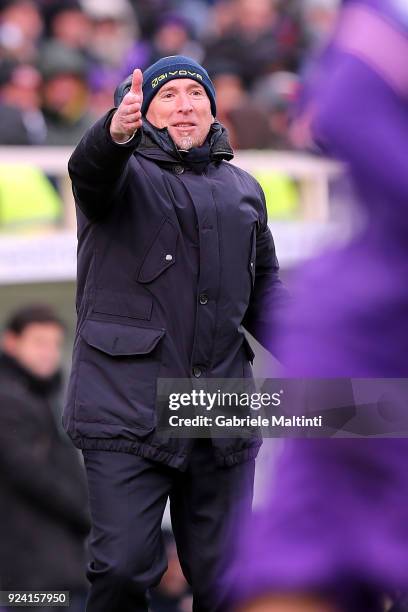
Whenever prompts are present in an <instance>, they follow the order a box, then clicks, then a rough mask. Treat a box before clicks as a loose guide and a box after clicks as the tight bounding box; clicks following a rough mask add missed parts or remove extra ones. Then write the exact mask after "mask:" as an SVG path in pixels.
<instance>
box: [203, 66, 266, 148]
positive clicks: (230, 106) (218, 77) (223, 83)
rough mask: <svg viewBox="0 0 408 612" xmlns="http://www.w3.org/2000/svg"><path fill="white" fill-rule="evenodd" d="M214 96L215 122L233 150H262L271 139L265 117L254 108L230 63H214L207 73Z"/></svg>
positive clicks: (259, 110) (239, 77)
mask: <svg viewBox="0 0 408 612" xmlns="http://www.w3.org/2000/svg"><path fill="white" fill-rule="evenodd" d="M209 71H210V74H211V76H212V79H213V82H214V86H215V88H216V90H217V93H218V98H219V103H218V118H219V121H220V122H221V123H222V124H223V125H224V126H225V128H226V129H227V130H228V136H229V139H230V142H231V146H232V147H233V148H235V149H266V148H268V147H269V146H270V143H271V135H270V133H269V130H268V126H267V123H268V122H267V119H268V117H267V114H266V113H265V111H264V110H263V109H262V108H260V107H259V106H257V105H256V104H254V102H253V98H252V96H251V95H249V94H248V92H247V90H246V89H245V87H244V83H243V80H242V77H241V75H240V71H239V68H238V67H237V66H236V65H235V64H232V63H227V62H222V61H221V62H218V63H216V64H215V65H214V66H213V67H212V68H211V67H210V69H209Z"/></svg>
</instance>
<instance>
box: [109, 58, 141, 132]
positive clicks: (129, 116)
mask: <svg viewBox="0 0 408 612" xmlns="http://www.w3.org/2000/svg"><path fill="white" fill-rule="evenodd" d="M142 85H143V75H142V71H141V70H140V69H139V68H136V69H135V70H134V71H133V76H132V85H131V87H130V90H129V91H128V93H127V94H126V95H125V96H124V98H123V100H122V102H121V103H120V105H119V106H118V108H117V110H116V112H115V114H114V115H113V117H112V121H111V124H110V134H111V136H112V139H113V140H114V141H115V142H117V143H123V142H126V140H129V138H131V137H132V136H133V134H134V133H135V132H136V130H138V129H139V128H140V127H142V112H141V108H142V102H143V92H142Z"/></svg>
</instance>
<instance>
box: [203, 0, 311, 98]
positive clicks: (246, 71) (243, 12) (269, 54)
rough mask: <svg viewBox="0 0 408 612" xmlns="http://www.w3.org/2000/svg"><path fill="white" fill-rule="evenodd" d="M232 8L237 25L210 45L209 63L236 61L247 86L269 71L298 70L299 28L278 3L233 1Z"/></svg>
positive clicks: (272, 1)
mask: <svg viewBox="0 0 408 612" xmlns="http://www.w3.org/2000/svg"><path fill="white" fill-rule="evenodd" d="M227 6H228V5H227ZM229 8H230V10H231V11H234V13H235V19H234V22H233V24H232V25H230V26H229V27H227V29H226V32H225V34H224V35H222V36H216V37H215V38H212V39H210V40H209V41H208V42H207V45H206V55H205V61H206V63H208V64H209V65H211V64H212V63H213V62H215V61H217V60H221V59H223V60H228V61H231V62H236V63H237V65H238V66H239V67H240V71H241V76H242V78H243V80H244V82H245V84H246V86H247V87H248V86H250V85H252V83H253V82H254V81H255V80H256V79H257V78H259V77H261V76H264V75H265V74H268V73H269V72H274V71H276V70H296V69H297V66H298V59H299V58H298V57H297V54H298V51H297V49H298V42H299V38H300V32H299V26H298V24H297V23H296V22H295V20H294V19H292V18H291V17H290V16H289V15H286V14H285V13H284V12H283V11H281V10H280V9H279V6H278V2H277V0H257V2H252V0H234V1H233V2H232V4H231V5H229Z"/></svg>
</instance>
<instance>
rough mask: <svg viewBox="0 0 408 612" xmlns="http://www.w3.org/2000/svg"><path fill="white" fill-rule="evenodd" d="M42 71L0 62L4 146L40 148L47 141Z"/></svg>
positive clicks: (0, 124)
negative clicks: (43, 108)
mask: <svg viewBox="0 0 408 612" xmlns="http://www.w3.org/2000/svg"><path fill="white" fill-rule="evenodd" d="M41 86H42V77H41V74H40V72H39V71H38V70H37V69H36V68H35V67H34V66H33V65H31V64H22V63H19V62H17V61H16V60H13V59H3V60H0V143H1V144H3V145H5V144H10V145H12V144H14V145H19V144H21V145H28V144H32V145H39V144H42V143H43V142H44V140H45V138H46V127H45V121H44V117H43V114H42V112H41V108H40V106H41Z"/></svg>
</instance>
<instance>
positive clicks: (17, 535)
mask: <svg viewBox="0 0 408 612" xmlns="http://www.w3.org/2000/svg"><path fill="white" fill-rule="evenodd" d="M63 337H64V330H63V326H62V323H61V322H60V320H59V319H58V318H57V316H56V315H55V313H54V312H52V310H50V309H49V308H48V307H45V306H30V307H26V308H22V309H20V310H18V311H17V312H15V313H14V314H13V315H12V316H11V318H10V319H9V321H8V323H7V324H6V329H5V331H4V334H3V338H2V353H1V354H0V408H1V409H0V491H1V504H0V530H1V546H0V585H1V586H0V588H1V589H2V590H7V591H9V590H16V589H18V590H35V591H44V590H64V591H70V596H71V607H70V610H71V609H72V610H79V609H80V608H78V607H75V606H76V604H75V600H77V599H79V601H81V599H83V598H84V597H85V595H86V588H87V584H86V581H85V580H84V576H83V573H84V567H85V561H86V558H85V546H84V540H85V536H86V534H87V533H88V531H89V526H90V524H89V523H90V521H89V515H88V511H87V494H86V481H85V477H84V470H83V467H82V465H81V462H80V455H79V454H78V452H77V451H76V450H75V449H74V448H73V447H72V445H71V444H70V443H69V440H68V438H67V437H66V435H65V433H64V432H63V431H61V428H60V427H59V425H58V422H59V420H60V411H58V410H57V409H56V408H55V403H56V402H57V398H58V394H60V393H61V374H60V371H59V365H60V359H61V349H62V341H63ZM30 609H31V608H30ZM42 609H43V608H42V607H41V610H42ZM46 609H47V610H49V609H50V608H46ZM52 609H54V608H52ZM55 609H57V608H55ZM35 610H39V608H38V607H35Z"/></svg>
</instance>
